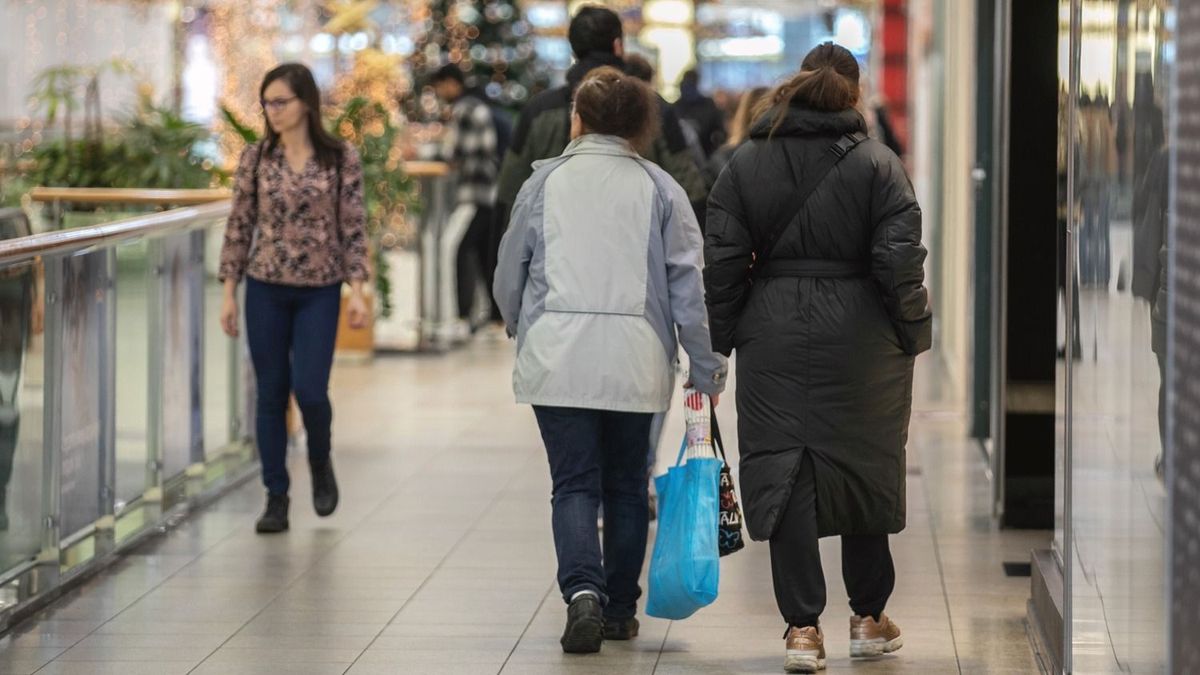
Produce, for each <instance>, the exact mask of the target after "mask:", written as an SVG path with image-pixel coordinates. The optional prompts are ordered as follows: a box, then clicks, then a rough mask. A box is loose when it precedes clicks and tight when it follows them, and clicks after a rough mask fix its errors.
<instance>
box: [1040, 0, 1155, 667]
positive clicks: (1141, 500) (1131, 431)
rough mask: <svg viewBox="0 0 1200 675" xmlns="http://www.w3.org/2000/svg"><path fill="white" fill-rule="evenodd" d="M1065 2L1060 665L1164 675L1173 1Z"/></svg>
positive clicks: (1077, 0) (1113, 0) (1106, 0)
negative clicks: (1066, 584) (1064, 618)
mask: <svg viewBox="0 0 1200 675" xmlns="http://www.w3.org/2000/svg"><path fill="white" fill-rule="evenodd" d="M1063 4H1064V5H1065V4H1072V5H1081V6H1082V7H1081V8H1082V11H1081V12H1079V14H1078V15H1077V16H1079V19H1080V21H1081V23H1080V25H1079V26H1078V36H1079V42H1078V47H1079V53H1080V64H1079V87H1078V89H1077V90H1075V91H1070V92H1067V93H1066V97H1069V100H1073V102H1074V106H1075V109H1076V114H1075V117H1074V122H1075V125H1076V127H1077V131H1076V133H1075V134H1074V136H1073V137H1071V138H1070V139H1069V141H1070V143H1072V144H1073V150H1074V162H1073V163H1072V164H1071V166H1070V169H1071V170H1072V171H1073V175H1074V193H1073V194H1066V193H1064V200H1063V201H1064V204H1063V206H1064V211H1065V212H1066V213H1068V214H1069V216H1068V222H1069V226H1070V227H1071V228H1072V230H1073V231H1074V232H1075V233H1076V236H1075V241H1074V244H1075V245H1074V248H1073V250H1069V251H1067V252H1066V253H1067V255H1069V256H1074V262H1075V265H1076V270H1077V274H1076V276H1075V278H1073V279H1070V280H1069V281H1070V282H1071V283H1072V284H1078V286H1079V291H1078V293H1079V295H1078V301H1077V302H1076V303H1075V307H1074V311H1073V316H1072V317H1071V330H1072V331H1073V332H1074V331H1078V333H1076V334H1074V335H1073V336H1072V340H1073V341H1077V345H1076V346H1077V347H1078V351H1077V353H1078V354H1079V358H1078V360H1075V361H1073V362H1071V363H1069V364H1064V367H1066V368H1070V370H1071V374H1072V388H1071V397H1070V400H1069V401H1068V402H1067V405H1069V406H1070V411H1071V420H1072V422H1071V429H1070V444H1071V467H1070V473H1069V475H1068V476H1066V480H1070V481H1071V488H1072V494H1071V504H1070V514H1071V526H1072V534H1073V536H1072V539H1071V541H1070V542H1068V544H1069V545H1070V547H1071V553H1072V555H1071V558H1070V560H1069V564H1071V565H1072V576H1071V587H1070V588H1069V589H1068V590H1067V592H1068V594H1069V600H1070V603H1071V612H1072V616H1071V625H1070V627H1069V629H1070V635H1071V640H1070V642H1071V644H1070V649H1071V654H1072V666H1073V670H1074V672H1110V671H1124V672H1162V671H1163V669H1164V668H1165V656H1164V654H1165V648H1166V640H1167V634H1166V585H1165V579H1164V570H1165V563H1164V560H1165V550H1166V538H1165V531H1164V523H1165V518H1164V513H1165V500H1166V494H1165V490H1164V488H1163V484H1162V472H1161V466H1162V462H1161V457H1162V452H1163V450H1162V449H1163V447H1164V444H1163V434H1164V431H1165V429H1164V425H1163V420H1164V412H1165V411H1164V408H1163V404H1164V389H1163V382H1164V381H1165V376H1166V374H1167V373H1166V365H1165V364H1166V362H1165V356H1166V331H1167V323H1166V321H1167V315H1166V309H1167V302H1166V292H1167V286H1166V279H1167V270H1166V260H1167V257H1166V245H1167V242H1168V241H1169V236H1168V230H1167V227H1168V220H1169V218H1168V217H1167V214H1168V212H1169V209H1168V203H1169V196H1168V184H1169V180H1168V176H1169V170H1170V168H1169V159H1168V155H1167V152H1166V151H1165V150H1164V145H1165V144H1164V129H1166V128H1167V127H1168V126H1169V125H1168V124H1167V121H1166V119H1165V114H1164V112H1163V110H1164V106H1163V103H1162V101H1163V100H1164V97H1165V96H1166V95H1167V92H1166V84H1167V82H1169V78H1168V77H1167V70H1168V69H1169V68H1170V67H1172V65H1173V64H1172V63H1171V62H1170V55H1171V54H1172V53H1173V52H1172V49H1171V41H1172V36H1171V35H1170V34H1169V32H1168V30H1167V26H1166V23H1165V17H1166V15H1167V11H1166V10H1167V9H1168V5H1169V4H1170V3H1168V2H1165V1H1164V0H1085V1H1083V2H1079V0H1076V2H1074V3H1063ZM1064 16H1065V15H1064ZM1066 86H1067V83H1066V82H1065V81H1064V82H1063V87H1064V90H1065V87H1066ZM1066 97H1064V105H1065V101H1066V100H1068V99H1067V98H1066ZM1060 154H1061V153H1060ZM1063 287H1064V288H1065V283H1064V284H1063ZM1060 339H1061V336H1060Z"/></svg>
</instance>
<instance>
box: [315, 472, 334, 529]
mask: <svg viewBox="0 0 1200 675" xmlns="http://www.w3.org/2000/svg"><path fill="white" fill-rule="evenodd" d="M312 488H313V508H314V509H316V510H317V515H318V516H321V517H322V518H324V517H325V516H328V515H330V514H331V513H333V512H334V511H335V510H337V505H338V486H337V479H335V478H334V477H333V461H332V460H326V461H325V463H324V464H314V465H312Z"/></svg>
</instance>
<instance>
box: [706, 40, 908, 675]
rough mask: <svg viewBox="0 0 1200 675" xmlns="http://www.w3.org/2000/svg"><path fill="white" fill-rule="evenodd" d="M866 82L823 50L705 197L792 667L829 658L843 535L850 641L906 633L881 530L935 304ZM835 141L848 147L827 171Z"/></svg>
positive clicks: (846, 57)
mask: <svg viewBox="0 0 1200 675" xmlns="http://www.w3.org/2000/svg"><path fill="white" fill-rule="evenodd" d="M858 94H859V86H858V64H857V62H856V61H855V60H854V57H853V56H852V55H851V54H850V53H849V52H848V51H846V50H845V49H843V48H841V47H839V46H836V45H833V44H825V45H821V46H819V47H817V48H816V49H814V50H813V51H812V52H811V53H810V54H809V55H808V56H807V57H806V58H805V60H804V64H803V66H802V70H801V72H800V73H799V74H798V75H797V76H796V77H794V78H793V79H792V80H791V81H789V82H787V83H785V84H784V85H782V86H781V87H779V88H778V89H777V90H776V91H775V92H773V94H771V95H769V96H768V98H767V99H766V101H765V105H764V106H763V107H764V108H765V109H764V110H763V111H762V115H761V116H760V117H759V119H758V121H757V122H756V124H755V126H754V127H753V129H752V132H751V141H750V142H749V143H746V144H745V145H744V146H743V147H742V148H741V149H740V150H738V152H737V153H736V154H735V155H734V157H733V160H732V161H731V162H730V164H729V166H728V167H727V168H726V169H725V170H724V171H723V172H722V173H721V176H720V178H719V179H718V180H717V183H716V185H715V186H714V188H713V191H712V194H711V196H710V197H709V203H708V231H707V234H706V239H705V262H706V268H705V270H704V275H705V287H706V291H707V302H708V309H709V318H710V322H711V331H712V339H713V348H714V350H715V351H718V352H721V353H723V354H727V355H728V354H729V353H730V352H732V351H733V350H734V349H736V350H737V352H738V353H737V408H738V416H739V426H738V440H739V446H740V449H741V465H740V474H741V487H742V497H743V500H744V505H745V510H746V518H747V526H748V528H749V531H750V535H751V536H752V537H753V538H755V539H758V540H770V542H771V561H772V569H773V572H774V580H775V592H776V598H777V600H778V602H779V608H780V611H781V613H782V614H783V618H784V619H785V620H786V621H787V622H788V624H789V627H790V628H789V631H788V662H787V663H788V666H787V667H788V670H789V672H813V670H812V669H815V668H817V667H818V666H817V663H818V661H819V662H820V663H821V664H823V662H824V648H823V644H822V640H823V637H822V633H821V631H820V629H819V627H818V619H819V616H820V614H821V612H822V610H823V609H824V606H825V583H824V577H823V575H822V571H821V558H820V552H819V549H818V546H817V540H818V538H819V537H825V536H832V535H841V536H842V551H843V575H844V577H845V579H846V585H847V588H848V590H849V593H850V597H851V603H850V604H851V607H852V609H853V610H854V612H855V616H854V617H852V619H851V640H852V642H851V653H852V655H854V656H867V655H877V654H881V653H885V652H890V651H894V650H895V649H898V648H899V646H900V645H901V644H902V641H901V638H900V634H899V629H898V628H897V627H896V626H895V624H894V623H892V622H890V621H889V620H888V619H887V618H886V617H885V616H884V615H883V609H884V605H885V604H886V602H887V599H888V597H889V596H890V595H891V592H892V588H893V585H894V582H895V571H894V568H893V566H892V558H891V554H890V552H889V549H888V541H887V536H888V535H889V534H895V533H898V532H900V531H901V530H902V529H903V528H904V523H905V510H904V509H905V473H906V472H905V457H904V455H905V444H906V442H907V439H908V424H909V417H910V415H911V410H912V386H913V362H914V357H915V356H916V355H917V354H919V353H921V352H923V351H925V350H927V349H929V348H930V343H931V312H930V308H929V302H928V293H927V291H926V289H925V287H924V285H923V284H924V272H923V269H922V265H923V263H924V261H925V255H926V251H925V248H924V247H923V246H922V245H921V211H920V208H919V207H918V206H917V202H916V197H915V196H914V194H913V189H912V185H911V183H910V182H909V179H908V176H907V175H906V173H905V170H904V167H903V166H902V165H901V163H900V160H899V159H898V158H897V157H896V155H895V154H893V153H892V151H891V150H889V149H888V148H887V147H886V146H884V145H883V144H881V143H879V142H877V141H874V140H863V138H862V136H859V134H864V133H865V131H866V125H865V123H864V121H863V117H862V115H861V114H859V112H858V111H857V110H856V109H855V106H856V105H857V103H858ZM850 139H853V140H850ZM839 141H841V143H842V146H843V148H845V147H851V148H852V149H850V150H849V152H846V153H845V154H844V157H843V158H842V159H841V160H840V161H839V162H837V163H836V164H835V165H834V166H833V168H832V169H828V166H829V164H830V161H829V160H828V159H827V158H825V157H824V156H825V153H828V152H830V151H831V147H832V146H834V144H836V143H839ZM825 170H827V171H828V173H825V175H824V178H823V179H821V180H820V182H818V183H816V187H815V189H813V191H812V192H811V195H810V196H809V198H808V199H807V200H806V201H805V202H804V204H803V205H802V206H800V205H798V204H797V203H796V199H797V195H798V194H799V191H800V188H801V186H802V185H803V184H805V183H806V182H810V181H811V180H812V177H813V175H814V174H821V173H823V171H825ZM789 221H790V222H789ZM785 223H786V229H785V230H784V231H783V233H782V234H781V235H780V236H779V239H778V243H777V245H776V246H775V247H774V250H773V252H772V253H771V254H770V255H769V259H765V258H763V257H762V251H763V248H764V246H765V242H766V241H767V240H768V239H769V237H770V233H771V232H772V231H773V230H774V229H776V228H779V227H783V226H784V224H785ZM756 256H757V257H758V258H759V260H758V263H762V264H758V263H755V260H756ZM752 263H755V264H756V267H757V269H756V270H754V273H753V275H752V272H751V270H750V268H751V265H752ZM752 276H753V278H752Z"/></svg>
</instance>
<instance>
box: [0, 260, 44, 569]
mask: <svg viewBox="0 0 1200 675" xmlns="http://www.w3.org/2000/svg"><path fill="white" fill-rule="evenodd" d="M43 280H44V271H43V268H42V266H41V265H40V264H39V263H36V262H25V263H18V264H15V265H3V264H0V572H3V571H4V570H7V569H9V568H11V567H14V566H16V565H20V564H21V563H23V562H25V561H28V560H31V559H33V558H34V557H35V556H36V555H37V553H38V551H39V549H40V548H41V544H42V533H43V527H42V526H43V521H44V517H43V515H44V512H43V501H44V490H45V488H46V485H45V472H44V461H45V451H44V447H45V446H44V445H43V429H44V426H43V421H44V420H43V416H42V408H43V400H44V397H43V392H44V387H45V380H46V378H45V375H46V373H45V357H46V344H45V341H46V334H45V308H46V303H45V284H44V283H43Z"/></svg>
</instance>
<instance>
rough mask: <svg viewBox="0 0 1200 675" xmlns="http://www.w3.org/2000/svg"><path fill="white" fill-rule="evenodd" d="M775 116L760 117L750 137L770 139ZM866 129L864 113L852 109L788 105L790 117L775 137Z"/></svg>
mask: <svg viewBox="0 0 1200 675" xmlns="http://www.w3.org/2000/svg"><path fill="white" fill-rule="evenodd" d="M774 120H775V116H774V114H772V113H768V114H766V115H764V116H763V117H761V118H759V120H758V121H757V122H755V123H754V126H753V127H751V128H750V137H751V138H767V137H768V136H770V135H771V125H772V124H774ZM856 131H857V132H861V133H866V132H867V122H866V120H864V119H863V116H862V113H860V112H858V111H857V110H855V109H853V108H851V109H850V110H843V111H841V112H824V111H819V110H812V109H810V108H804V107H801V106H796V105H791V106H788V112H787V116H786V117H784V119H783V123H782V124H780V125H779V129H777V130H776V131H775V135H776V136H830V135H835V134H849V133H854V132H856Z"/></svg>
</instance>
